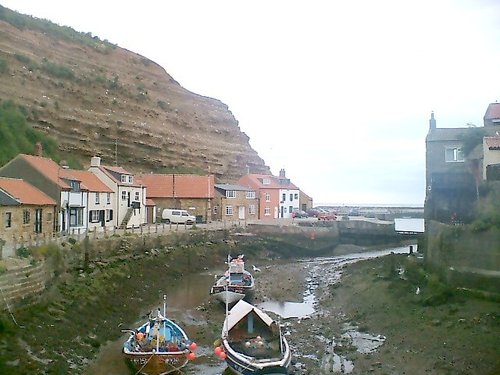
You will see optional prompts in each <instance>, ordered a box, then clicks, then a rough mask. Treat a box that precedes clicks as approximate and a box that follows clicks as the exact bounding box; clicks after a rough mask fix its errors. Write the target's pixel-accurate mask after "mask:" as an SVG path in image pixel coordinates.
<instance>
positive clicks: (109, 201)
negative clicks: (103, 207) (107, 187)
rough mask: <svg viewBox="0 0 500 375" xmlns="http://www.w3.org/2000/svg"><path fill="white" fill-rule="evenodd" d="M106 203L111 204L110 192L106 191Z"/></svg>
mask: <svg viewBox="0 0 500 375" xmlns="http://www.w3.org/2000/svg"><path fill="white" fill-rule="evenodd" d="M106 203H107V204H111V193H106Z"/></svg>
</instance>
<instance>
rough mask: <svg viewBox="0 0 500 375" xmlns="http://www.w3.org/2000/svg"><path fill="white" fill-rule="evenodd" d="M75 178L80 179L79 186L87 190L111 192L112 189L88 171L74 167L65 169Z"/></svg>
mask: <svg viewBox="0 0 500 375" xmlns="http://www.w3.org/2000/svg"><path fill="white" fill-rule="evenodd" d="M67 171H68V173H71V175H72V176H74V177H75V178H76V179H78V180H80V181H81V183H82V186H81V188H82V189H84V190H88V191H93V192H100V193H112V192H113V190H112V189H110V188H109V187H108V186H106V184H105V183H104V182H102V181H101V180H99V178H98V177H97V176H96V175H95V174H93V173H92V172H89V171H79V170H76V169H69V170H67Z"/></svg>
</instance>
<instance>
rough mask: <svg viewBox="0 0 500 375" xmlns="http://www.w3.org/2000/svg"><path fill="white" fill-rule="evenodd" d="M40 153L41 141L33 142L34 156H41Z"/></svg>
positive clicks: (41, 150) (41, 149) (41, 151)
mask: <svg viewBox="0 0 500 375" xmlns="http://www.w3.org/2000/svg"><path fill="white" fill-rule="evenodd" d="M42 153H43V148H42V143H41V142H37V143H36V144H35V156H42Z"/></svg>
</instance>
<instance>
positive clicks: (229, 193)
mask: <svg viewBox="0 0 500 375" xmlns="http://www.w3.org/2000/svg"><path fill="white" fill-rule="evenodd" d="M226 198H236V191H234V190H226Z"/></svg>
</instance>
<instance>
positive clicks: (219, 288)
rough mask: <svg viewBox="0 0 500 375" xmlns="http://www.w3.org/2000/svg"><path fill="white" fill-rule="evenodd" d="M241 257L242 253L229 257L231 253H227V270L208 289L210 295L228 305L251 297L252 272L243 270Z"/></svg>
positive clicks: (243, 264)
mask: <svg viewBox="0 0 500 375" xmlns="http://www.w3.org/2000/svg"><path fill="white" fill-rule="evenodd" d="M243 258H244V255H239V256H238V257H236V258H231V255H228V258H227V264H228V270H227V271H226V272H225V273H224V275H223V276H222V277H220V278H219V279H217V281H216V282H215V284H214V285H213V286H212V288H211V289H210V295H212V296H214V297H215V298H217V299H218V300H220V301H221V302H223V303H228V304H229V305H232V304H234V303H235V302H238V301H239V300H241V299H243V298H245V297H247V298H250V297H251V295H252V293H253V291H254V288H255V282H254V278H253V276H252V274H251V273H250V272H248V271H247V270H245V261H244V260H243Z"/></svg>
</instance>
